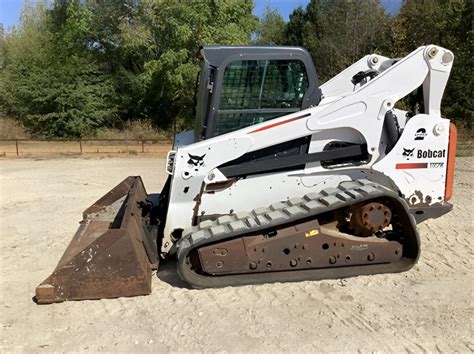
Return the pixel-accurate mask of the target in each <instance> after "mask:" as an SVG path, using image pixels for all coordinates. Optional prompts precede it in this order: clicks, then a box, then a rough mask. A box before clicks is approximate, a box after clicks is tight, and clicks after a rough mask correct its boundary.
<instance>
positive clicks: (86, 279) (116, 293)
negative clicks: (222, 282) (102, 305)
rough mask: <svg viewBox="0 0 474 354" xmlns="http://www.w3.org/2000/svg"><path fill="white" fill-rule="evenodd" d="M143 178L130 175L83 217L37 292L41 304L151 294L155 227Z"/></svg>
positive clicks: (86, 211) (85, 212) (155, 260)
mask: <svg viewBox="0 0 474 354" xmlns="http://www.w3.org/2000/svg"><path fill="white" fill-rule="evenodd" d="M149 208H150V202H149V201H148V200H147V193H146V191H145V188H144V186H143V183H142V180H141V178H140V177H127V178H126V179H125V180H124V181H123V182H121V183H120V184H118V185H117V186H116V187H115V188H113V189H112V190H111V191H110V192H109V193H107V194H106V195H104V196H103V197H102V198H100V199H99V200H98V201H97V202H95V203H94V204H93V205H92V206H90V207H89V208H88V209H86V210H85V211H84V213H83V220H82V221H81V222H80V224H81V225H80V227H79V229H78V230H77V232H76V234H75V235H74V237H73V239H72V241H71V243H70V244H69V246H68V247H67V249H66V251H65V252H64V255H63V256H62V258H61V259H60V261H59V263H58V265H57V266H56V269H55V270H54V271H53V273H52V274H51V275H50V276H49V277H48V278H46V279H45V280H44V281H43V282H42V283H41V284H40V285H39V286H38V287H37V288H36V301H37V302H38V303H40V304H48V303H53V302H62V301H66V300H85V299H101V298H115V297H121V296H136V295H145V294H149V293H151V273H152V269H153V268H155V267H156V266H157V262H158V250H157V245H156V241H157V227H155V226H149V225H148V223H149V220H148V216H147V214H148V212H147V210H149Z"/></svg>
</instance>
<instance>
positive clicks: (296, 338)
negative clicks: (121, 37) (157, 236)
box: [0, 157, 474, 352]
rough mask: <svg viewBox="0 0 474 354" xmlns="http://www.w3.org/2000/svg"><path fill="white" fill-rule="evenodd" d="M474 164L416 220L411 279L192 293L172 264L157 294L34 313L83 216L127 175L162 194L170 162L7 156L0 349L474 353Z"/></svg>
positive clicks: (0, 221)
mask: <svg viewBox="0 0 474 354" xmlns="http://www.w3.org/2000/svg"><path fill="white" fill-rule="evenodd" d="M473 164H474V159H473V158H472V157H469V158H459V159H458V164H457V175H456V187H455V194H454V197H453V202H454V211H453V212H451V213H450V214H448V215H446V216H444V217H443V218H440V219H437V220H431V221H429V222H426V223H424V224H422V225H420V234H421V238H422V241H423V251H422V256H421V258H420V261H419V263H418V264H417V265H416V266H415V267H414V268H413V269H412V270H411V271H409V272H407V273H402V274H389V275H376V276H370V277H358V278H351V279H347V280H334V281H319V282H302V283H294V284H289V283H287V284H268V285H260V286H244V287H240V288H224V289H211V290H190V289H187V288H185V287H183V284H182V283H180V282H179V280H178V279H177V277H176V274H175V273H174V272H173V270H172V268H170V267H169V266H168V267H166V268H165V269H163V270H162V271H160V273H159V274H158V277H156V276H155V277H154V279H153V294H152V295H150V296H143V297H137V298H122V299H114V300H100V301H84V302H67V303H62V304H54V305H46V306H39V305H36V304H35V303H34V302H33V301H32V296H33V295H34V289H35V287H36V285H37V284H38V283H39V282H41V281H42V280H43V279H44V278H45V277H46V276H47V275H49V274H50V272H51V271H52V270H53V268H54V267H55V265H56V263H57V261H58V260H59V257H60V256H61V255H62V253H63V251H64V249H65V248H66V246H67V244H68V243H69V241H70V239H71V237H72V235H73V233H74V232H75V230H76V228H77V226H78V225H77V222H78V220H79V219H80V215H81V212H82V210H83V209H85V208H86V207H88V206H89V205H90V204H91V203H92V202H94V201H95V200H96V199H97V198H98V197H100V196H101V195H102V194H103V193H104V192H106V191H108V190H109V189H110V188H111V187H112V186H114V185H115V184H116V183H118V182H119V181H120V180H121V179H122V178H124V177H125V176H128V175H142V176H143V179H144V181H145V185H146V186H147V188H148V191H149V192H157V191H160V190H161V185H162V183H163V182H164V172H163V170H164V161H163V160H162V159H135V158H131V159H84V160H82V159H56V160H39V161H35V160H26V159H23V160H4V161H0V171H1V180H0V183H1V205H0V208H1V209H0V210H1V211H0V230H1V238H0V242H1V243H0V248H1V288H0V309H1V316H0V322H1V323H0V324H1V327H0V330H1V332H0V333H1V334H0V350H1V351H2V352H11V351H30V352H40V351H155V352H156V351H160V352H162V351H178V350H179V351H197V350H205V351H212V352H215V351H224V352H233V351H268V352H275V351H293V352H294V351H298V352H301V351H311V352H320V351H350V352H355V351H359V352H368V351H382V352H385V351H390V352H400V351H402V352H425V351H428V352H437V351H440V352H452V351H459V352H472V351H474V343H473V328H472V318H473V312H474V311H473V291H472V290H473V289H472V284H473V275H472V265H473V262H472V259H473V239H472V227H473V224H472V218H473V207H474V205H473V200H472V187H473V173H472V172H473V167H472V166H473Z"/></svg>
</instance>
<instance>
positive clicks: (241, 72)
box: [194, 46, 321, 141]
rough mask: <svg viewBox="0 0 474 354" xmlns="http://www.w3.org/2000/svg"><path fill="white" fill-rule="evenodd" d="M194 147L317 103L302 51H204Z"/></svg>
mask: <svg viewBox="0 0 474 354" xmlns="http://www.w3.org/2000/svg"><path fill="white" fill-rule="evenodd" d="M201 56H202V58H203V60H202V64H201V72H200V76H199V78H198V89H197V93H196V101H197V104H196V126H195V129H194V141H200V140H205V139H209V138H212V137H214V136H218V135H221V134H225V133H228V132H232V131H235V130H238V129H241V128H244V127H247V126H251V125H254V124H258V123H262V122H265V121H268V120H271V119H274V118H278V117H281V116H283V115H287V114H290V113H293V112H297V111H300V110H303V109H306V108H309V107H311V106H316V105H318V104H319V102H320V101H321V90H320V89H319V83H318V77H317V74H316V70H315V68H314V65H313V61H312V59H311V56H310V55H309V53H308V52H307V51H306V50H305V49H303V48H301V47H256V46H204V47H202V48H201Z"/></svg>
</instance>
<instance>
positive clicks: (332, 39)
mask: <svg viewBox="0 0 474 354" xmlns="http://www.w3.org/2000/svg"><path fill="white" fill-rule="evenodd" d="M253 7H254V3H253V1H252V0H193V1H179V0H140V1H137V0H121V1H100V0H54V1H47V0H40V1H27V2H26V3H25V6H24V8H23V10H22V14H21V20H20V23H19V25H18V26H17V27H15V28H11V29H9V30H5V29H4V28H3V26H1V24H0V116H2V117H10V120H9V122H10V123H11V122H12V119H13V122H14V123H13V124H10V123H9V124H7V123H5V122H7V120H5V118H3V119H2V122H0V123H1V124H2V126H1V127H0V128H2V129H1V130H2V137H6V136H11V135H12V134H13V135H19V134H25V133H24V130H22V129H23V127H24V128H25V129H26V131H27V134H29V135H31V136H33V137H42V138H54V137H99V138H100V137H102V138H107V137H110V136H111V135H113V136H114V137H115V136H117V134H124V133H123V132H124V131H128V132H130V131H132V132H135V133H136V134H137V135H138V136H137V137H138V138H144V137H145V136H147V135H152V136H153V137H156V136H161V135H166V132H169V131H170V130H171V129H172V128H177V129H180V128H186V127H189V126H191V125H192V121H193V106H194V102H193V97H194V90H195V83H196V76H197V74H198V71H199V48H200V46H201V45H204V44H251V43H257V44H269V45H272V44H277V45H278V44H282V45H285V44H286V45H301V46H303V47H305V48H307V49H308V50H309V52H310V53H311V55H312V57H313V60H314V62H315V65H316V68H317V71H318V74H319V77H320V80H321V81H322V82H324V81H325V80H327V79H329V78H331V77H332V76H334V75H335V74H337V73H338V72H339V71H341V70H342V69H344V68H345V67H347V66H348V65H350V64H351V63H353V62H354V61H356V60H357V59H359V58H360V57H362V56H364V55H366V54H369V53H378V54H382V55H386V56H390V57H398V56H403V55H405V54H407V53H409V52H410V51H412V50H414V49H416V48H417V47H418V46H421V45H425V44H430V43H433V44H437V45H441V46H444V47H446V48H449V49H451V50H452V51H453V52H454V54H455V62H454V67H453V70H452V73H451V78H450V81H449V83H448V87H447V89H446V92H445V95H444V100H443V107H442V109H443V112H442V113H443V115H444V116H446V117H449V118H451V119H453V120H455V121H456V122H457V123H458V126H461V127H463V128H464V129H465V130H470V127H471V125H472V114H473V104H472V99H471V93H472V92H473V77H472V67H473V62H472V60H473V59H472V53H471V50H472V41H473V38H472V35H473V30H472V7H473V2H472V1H471V0H404V1H403V4H402V6H401V9H400V12H399V13H398V14H397V15H396V16H390V15H388V14H387V13H386V12H385V10H384V8H383V7H382V5H381V4H380V1H379V0H311V1H310V2H309V3H308V5H307V6H306V8H303V7H298V8H296V9H295V10H294V11H293V13H292V14H291V15H290V17H289V21H288V22H285V21H284V19H283V17H282V16H281V15H280V14H279V13H278V11H277V10H276V9H274V8H272V7H267V8H266V10H265V12H264V14H263V16H262V17H261V18H257V17H255V16H254V15H253V14H252V10H253ZM117 132H118V133H117ZM129 135H130V134H129Z"/></svg>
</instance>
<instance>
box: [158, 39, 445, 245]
mask: <svg viewBox="0 0 474 354" xmlns="http://www.w3.org/2000/svg"><path fill="white" fill-rule="evenodd" d="M435 51H436V53H435ZM446 53H448V54H446ZM450 55H451V56H452V53H451V52H450V51H448V50H446V49H443V48H440V47H436V46H427V47H421V48H418V49H417V50H415V51H414V52H412V53H410V54H409V55H408V56H406V57H405V58H403V59H401V60H399V61H398V62H397V63H396V64H394V65H391V66H388V65H386V66H388V68H386V69H385V70H384V71H382V72H381V73H380V74H379V75H378V76H376V77H375V78H374V79H372V80H370V81H369V82H367V83H366V84H365V85H363V86H357V87H354V85H353V84H352V83H351V77H352V76H353V75H355V74H356V73H357V72H359V71H364V70H369V69H375V70H377V69H379V68H380V65H382V64H383V63H384V62H386V63H389V62H387V60H389V59H388V58H385V57H381V56H376V55H371V56H366V57H364V58H362V59H361V60H359V61H358V62H357V63H355V64H354V65H352V66H351V67H349V68H347V69H346V70H344V71H343V72H341V73H340V74H339V75H337V76H336V77H334V78H333V79H331V80H330V81H328V82H327V83H326V84H324V85H322V86H321V89H322V92H323V95H324V97H323V99H322V101H321V102H320V104H319V105H318V106H317V107H312V108H309V109H307V110H305V111H300V112H296V113H292V114H289V115H287V116H284V117H280V118H277V119H274V120H271V121H269V122H264V123H261V124H258V125H254V126H250V127H247V128H244V129H240V130H238V131H234V132H231V133H228V134H224V135H221V136H218V137H214V138H212V139H209V140H205V141H201V142H198V143H195V144H191V145H186V146H183V145H181V146H180V147H178V148H177V151H176V155H175V160H174V166H173V168H174V170H173V176H172V183H171V190H170V193H169V198H170V200H169V207H168V213H167V218H166V225H165V229H164V240H163V246H162V253H163V254H166V253H168V252H169V251H170V249H171V247H172V245H173V238H172V236H171V235H172V233H173V232H174V231H175V230H182V229H186V228H188V227H190V226H192V223H193V219H195V217H196V216H201V215H215V214H228V213H232V212H237V211H250V210H252V209H254V208H256V207H262V206H267V205H269V204H271V203H274V202H276V201H279V200H285V199H288V198H292V197H301V196H303V195H304V194H306V193H309V192H313V191H315V192H318V191H320V190H321V189H323V188H326V187H335V186H337V185H338V184H339V183H340V182H341V181H344V180H349V179H354V178H368V179H371V180H373V181H376V182H378V183H382V184H384V185H386V186H388V187H390V188H391V189H394V190H397V191H400V193H401V194H403V195H404V196H405V198H407V200H408V201H409V202H410V203H411V205H413V206H416V205H420V203H424V205H425V204H427V205H429V204H432V203H436V202H438V203H439V202H441V203H442V202H443V196H444V183H445V175H446V165H447V164H446V158H447V148H448V138H449V121H448V120H446V119H443V118H441V116H440V110H439V107H440V101H441V97H442V94H443V91H444V88H445V86H446V82H447V79H448V77H449V73H450V70H451V66H452V58H451V60H450V61H448V62H445V61H447V58H448V59H449V56H450ZM374 58H376V59H375V60H374ZM390 64H391V63H390ZM420 85H423V88H424V92H425V107H426V108H425V111H426V114H423V115H417V116H414V117H412V118H411V119H409V120H408V122H407V123H406V126H405V117H403V116H402V115H403V114H404V113H405V112H404V111H399V110H396V109H395V110H394V112H395V114H397V116H398V120H399V123H400V127H401V128H402V129H403V128H404V129H403V132H402V134H401V136H400V138H399V140H398V142H397V143H396V144H395V146H394V147H393V148H392V150H391V151H390V152H389V153H388V154H385V150H386V146H387V144H388V142H387V141H385V140H386V134H385V133H383V126H384V118H385V115H386V113H387V111H389V110H393V108H394V105H395V103H396V102H397V101H399V100H400V99H401V98H403V97H405V96H406V95H407V94H409V93H410V92H412V91H413V90H415V89H416V88H418V87H419V86H420ZM420 128H422V129H425V131H426V135H424V136H423V139H422V140H414V139H415V134H417V131H418V130H419V129H420ZM305 136H311V143H310V146H309V151H308V152H309V153H312V152H319V151H322V150H323V148H324V147H325V146H326V145H327V144H328V143H329V142H331V141H336V140H342V141H346V142H352V143H357V144H367V151H368V153H369V154H370V155H371V158H370V161H368V162H366V163H364V164H362V165H359V166H340V167H337V168H329V169H328V168H325V167H323V166H321V164H320V163H319V162H312V163H308V164H306V166H305V168H304V169H301V170H296V171H295V170H293V171H283V172H274V173H267V174H259V175H254V176H247V177H246V178H242V179H238V180H237V181H235V182H234V183H233V184H232V183H230V182H229V184H228V185H227V186H225V187H223V188H222V189H219V190H214V191H212V193H208V192H203V191H204V189H205V188H206V186H207V185H209V184H211V183H216V182H226V181H227V179H226V177H225V176H224V175H223V174H222V173H221V172H220V171H219V170H218V168H217V167H218V166H221V165H222V164H224V163H226V162H228V161H232V160H234V159H236V158H238V157H240V156H242V155H244V154H246V153H247V152H250V151H255V150H259V149H262V148H266V147H269V146H274V145H277V144H279V143H282V142H286V141H290V140H294V139H298V138H301V137H305ZM412 148H413V149H414V150H413V156H409V157H407V156H403V153H404V151H405V150H404V149H412ZM428 150H432V151H438V152H440V151H443V150H445V153H444V154H443V153H436V154H435V155H436V157H434V156H432V155H433V154H431V157H428V155H429V153H428V152H427V151H428ZM418 151H421V157H420V158H419V157H418ZM425 151H426V154H425V155H426V157H423V156H424V152H425ZM438 155H443V156H438ZM407 158H408V160H407ZM412 162H413V163H427V166H428V167H427V168H423V169H422V168H418V169H412V168H411V169H405V168H403V167H406V165H400V164H404V163H412ZM417 198H418V199H417Z"/></svg>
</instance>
